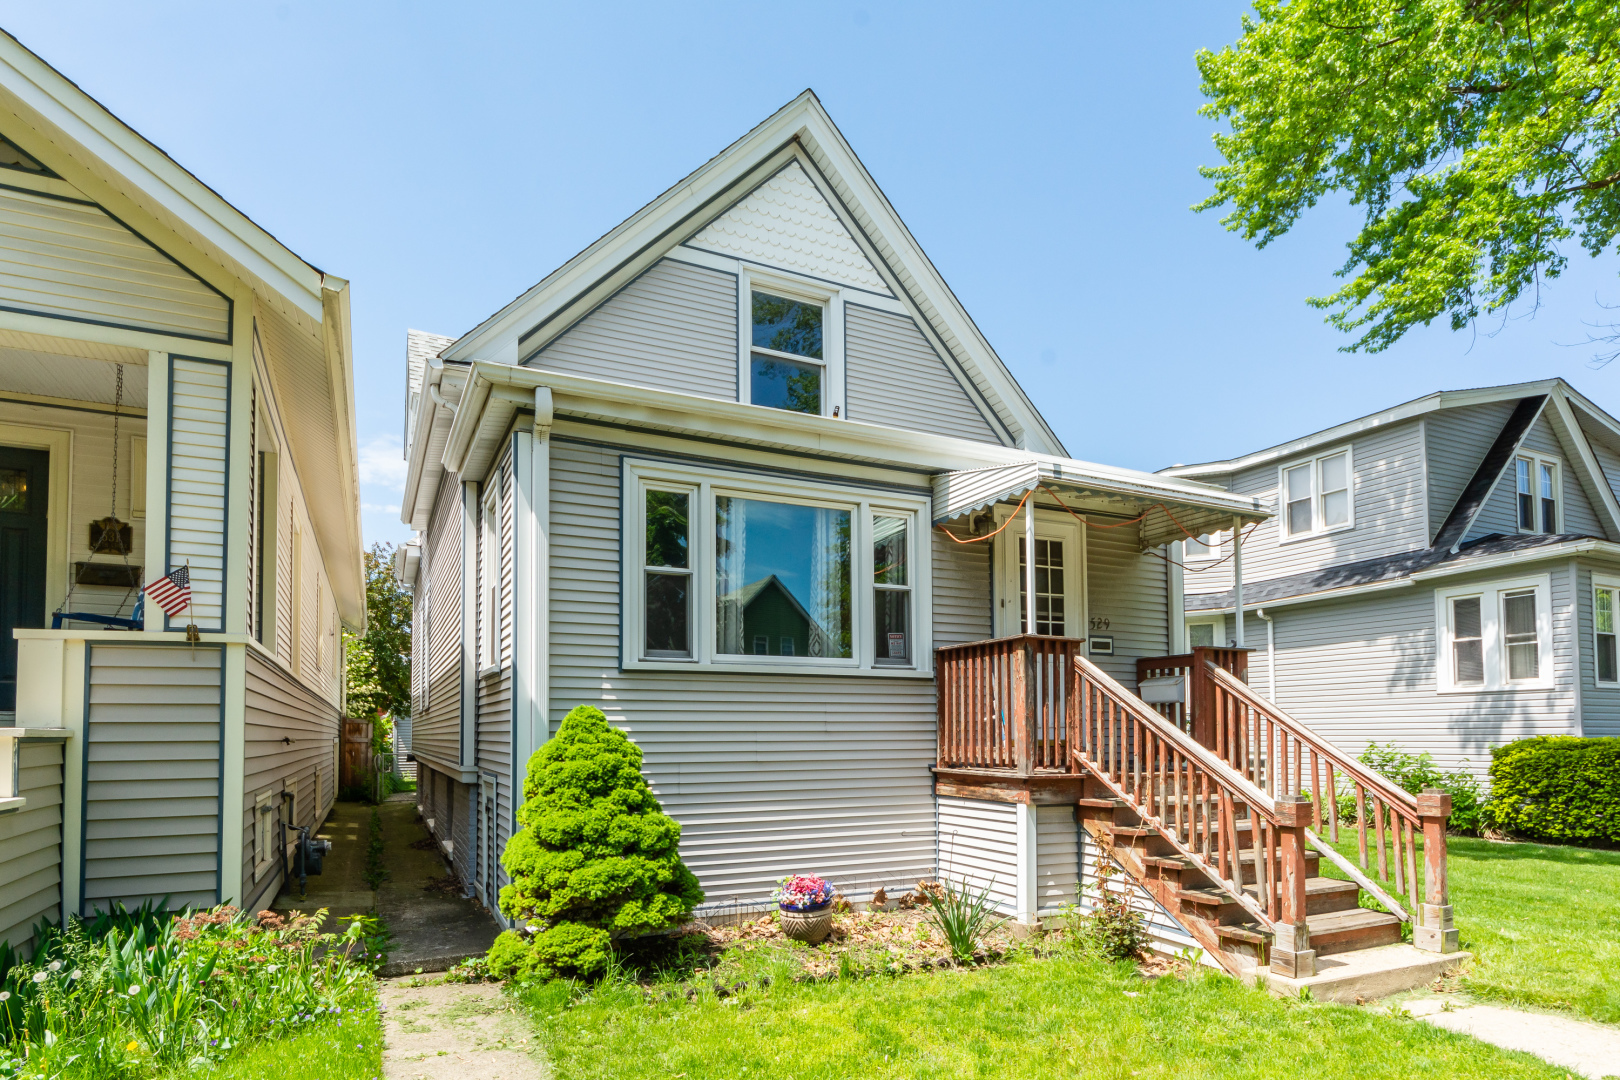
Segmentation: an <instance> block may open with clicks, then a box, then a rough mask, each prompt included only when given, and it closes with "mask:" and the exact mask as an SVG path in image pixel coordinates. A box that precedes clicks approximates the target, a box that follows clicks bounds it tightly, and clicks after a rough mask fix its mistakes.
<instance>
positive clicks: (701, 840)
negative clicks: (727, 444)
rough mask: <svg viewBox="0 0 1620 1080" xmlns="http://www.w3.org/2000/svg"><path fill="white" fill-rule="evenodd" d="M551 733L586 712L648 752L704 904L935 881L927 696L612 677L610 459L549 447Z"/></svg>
mask: <svg viewBox="0 0 1620 1080" xmlns="http://www.w3.org/2000/svg"><path fill="white" fill-rule="evenodd" d="M551 500H552V501H551V522H552V549H551V575H552V578H551V580H552V587H551V665H552V666H551V702H550V715H551V722H552V725H553V729H555V725H556V724H557V723H558V722H559V721H560V720H561V719H562V717H563V716H564V715H565V714H566V713H567V712H568V710H569V709H571V708H573V707H574V706H575V705H579V704H582V703H587V704H594V705H597V706H599V707H600V708H602V709H603V710H604V711H606V712H607V713H608V715H609V717H610V719H611V720H612V721H613V723H615V724H616V725H618V726H619V727H621V728H623V729H624V730H625V731H626V732H627V733H628V734H629V736H630V737H631V738H632V739H634V740H635V741H636V743H637V744H638V745H639V746H640V747H641V748H642V750H643V752H644V754H645V759H644V766H643V768H644V771H645V773H646V776H647V779H648V781H649V783H651V785H652V788H653V792H654V794H656V795H657V797H658V798H659V800H660V802H661V803H662V804H663V806H664V809H665V810H667V811H668V812H669V813H670V814H671V815H673V816H674V817H675V818H676V820H677V821H679V822H680V823H681V826H682V830H683V832H682V836H681V853H682V857H683V858H684V859H685V860H686V863H687V865H688V866H690V867H691V868H692V870H693V871H694V872H695V873H696V874H697V875H698V877H699V879H700V880H701V881H702V882H703V885H704V888H705V890H706V891H707V892H708V899H709V900H710V901H711V902H723V901H727V900H731V899H744V900H746V899H759V898H763V897H765V896H766V895H767V894H768V893H769V891H770V889H771V887H772V885H773V883H774V882H775V880H776V879H777V878H780V877H782V876H783V875H785V874H790V873H800V872H803V873H823V874H826V875H828V876H830V877H832V878H833V880H835V881H836V882H837V883H838V884H839V885H840V886H841V887H843V888H845V889H848V890H853V891H862V890H864V889H867V888H871V887H873V886H875V885H880V884H895V885H898V884H903V883H905V882H906V881H908V880H910V881H915V879H916V878H917V877H918V876H921V875H925V874H928V873H930V872H931V871H932V868H933V865H934V811H933V804H932V798H931V793H930V791H931V785H930V780H931V778H930V774H929V772H928V766H929V764H931V762H932V760H933V755H934V723H935V718H934V693H933V684H932V682H931V681H928V680H922V679H894V678H882V677H859V676H856V677H851V676H807V675H783V676H759V675H743V674H735V675H733V674H729V673H724V672H701V673H700V672H693V673H690V674H688V673H685V672H667V673H666V672H622V671H620V670H619V637H618V626H619V566H618V560H619V459H618V454H617V453H616V452H614V451H610V450H598V449H593V448H589V447H583V446H579V445H578V444H570V443H567V442H565V441H563V440H560V439H559V440H555V441H554V442H553V443H552V463H551Z"/></svg>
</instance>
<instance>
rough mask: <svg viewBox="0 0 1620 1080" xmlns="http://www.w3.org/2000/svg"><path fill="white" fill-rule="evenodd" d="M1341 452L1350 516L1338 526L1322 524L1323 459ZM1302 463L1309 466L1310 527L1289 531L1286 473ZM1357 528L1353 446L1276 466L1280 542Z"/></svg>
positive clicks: (1286, 542) (1323, 518) (1323, 516)
mask: <svg viewBox="0 0 1620 1080" xmlns="http://www.w3.org/2000/svg"><path fill="white" fill-rule="evenodd" d="M1341 454H1342V455H1344V477H1345V481H1346V482H1347V483H1348V484H1349V487H1347V488H1345V489H1344V490H1346V491H1348V492H1349V495H1350V498H1349V503H1350V507H1349V509H1350V516H1349V517H1348V518H1346V519H1345V520H1344V521H1342V522H1340V523H1339V524H1337V525H1334V526H1332V527H1328V526H1325V525H1323V524H1322V522H1323V521H1325V520H1326V519H1327V515H1326V514H1324V513H1323V512H1322V498H1323V495H1324V494H1325V493H1324V492H1323V491H1322V462H1324V461H1327V460H1328V459H1329V458H1336V457H1338V456H1339V455H1341ZM1301 465H1309V466H1310V469H1311V527H1310V528H1309V529H1307V530H1305V531H1303V532H1297V533H1294V532H1289V531H1288V474H1289V472H1291V471H1292V470H1294V469H1297V468H1299V467H1300V466H1301ZM1355 527H1356V458H1355V450H1354V447H1351V446H1341V447H1339V448H1337V449H1335V450H1330V451H1328V452H1327V453H1325V454H1317V455H1315V456H1314V457H1308V458H1301V459H1299V460H1296V461H1290V462H1288V463H1287V464H1284V465H1279V466H1278V467H1277V538H1278V542H1279V543H1283V544H1294V543H1298V542H1299V541H1301V540H1308V539H1310V538H1311V537H1314V536H1325V535H1327V534H1328V533H1337V532H1345V531H1346V530H1349V529H1353V528H1355Z"/></svg>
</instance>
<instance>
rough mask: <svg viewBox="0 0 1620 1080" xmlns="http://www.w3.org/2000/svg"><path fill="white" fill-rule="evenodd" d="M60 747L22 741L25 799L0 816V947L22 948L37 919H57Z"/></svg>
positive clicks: (21, 776)
mask: <svg viewBox="0 0 1620 1080" xmlns="http://www.w3.org/2000/svg"><path fill="white" fill-rule="evenodd" d="M62 754H63V744H62V743H60V742H56V741H51V742H45V741H43V740H41V741H31V740H25V741H24V742H23V744H22V749H21V754H20V757H19V760H18V775H17V782H18V783H17V788H18V790H17V793H18V794H19V795H21V796H22V797H23V798H25V799H27V800H28V803H27V805H26V806H24V807H23V808H22V809H21V810H19V811H17V812H16V813H13V814H6V815H4V816H0V867H4V868H5V877H4V878H3V879H0V942H5V943H7V944H9V945H11V946H12V947H13V948H16V949H22V948H23V947H24V946H26V945H29V944H30V943H31V942H32V940H33V934H34V927H35V926H36V925H38V923H39V921H40V920H41V919H49V920H51V921H52V922H59V921H60V920H61V904H62Z"/></svg>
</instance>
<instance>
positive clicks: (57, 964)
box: [50, 960, 62, 971]
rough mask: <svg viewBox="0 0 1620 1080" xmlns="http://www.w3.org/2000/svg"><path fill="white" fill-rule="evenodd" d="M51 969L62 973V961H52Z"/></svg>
mask: <svg viewBox="0 0 1620 1080" xmlns="http://www.w3.org/2000/svg"><path fill="white" fill-rule="evenodd" d="M50 967H51V970H52V971H61V970H62V961H60V960H52V961H51V964H50Z"/></svg>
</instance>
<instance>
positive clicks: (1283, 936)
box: [1256, 795, 1316, 979]
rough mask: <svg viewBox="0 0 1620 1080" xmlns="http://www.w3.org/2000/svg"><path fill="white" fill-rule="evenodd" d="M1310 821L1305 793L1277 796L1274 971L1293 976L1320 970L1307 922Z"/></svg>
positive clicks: (1272, 955) (1295, 977) (1305, 974)
mask: <svg viewBox="0 0 1620 1080" xmlns="http://www.w3.org/2000/svg"><path fill="white" fill-rule="evenodd" d="M1310 823H1311V801H1310V800H1309V799H1307V798H1305V797H1304V796H1302V795H1283V796H1280V797H1279V798H1278V799H1277V854H1278V856H1279V861H1280V862H1281V863H1282V865H1281V866H1280V867H1279V868H1278V877H1279V880H1280V882H1281V885H1282V890H1281V891H1282V897H1281V899H1282V911H1281V915H1282V917H1281V918H1279V919H1278V920H1277V928H1276V936H1275V938H1274V939H1273V941H1272V944H1271V972H1272V974H1273V975H1281V976H1283V977H1284V978H1289V979H1308V978H1310V977H1311V976H1312V975H1315V974H1316V951H1315V950H1314V949H1312V948H1311V930H1310V926H1309V925H1308V924H1307V923H1306V922H1305V878H1306V876H1307V874H1306V868H1305V828H1306V826H1308V825H1309V824H1310ZM1256 853H1257V855H1258V854H1259V850H1258V849H1257V852H1256Z"/></svg>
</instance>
